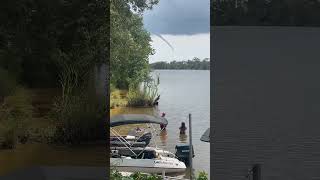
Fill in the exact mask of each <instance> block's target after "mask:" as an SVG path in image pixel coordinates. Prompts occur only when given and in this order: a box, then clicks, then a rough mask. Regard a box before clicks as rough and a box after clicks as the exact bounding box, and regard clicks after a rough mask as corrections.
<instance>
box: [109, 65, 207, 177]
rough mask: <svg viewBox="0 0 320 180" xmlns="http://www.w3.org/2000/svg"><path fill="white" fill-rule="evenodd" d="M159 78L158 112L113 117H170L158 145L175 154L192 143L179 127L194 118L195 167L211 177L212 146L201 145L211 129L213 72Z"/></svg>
mask: <svg viewBox="0 0 320 180" xmlns="http://www.w3.org/2000/svg"><path fill="white" fill-rule="evenodd" d="M153 75H159V78H160V85H159V93H160V101H159V106H158V110H153V109H150V108H117V109H113V110H112V111H111V115H115V114H123V113H147V114H152V113H158V114H161V113H162V112H164V113H166V118H167V119H168V121H169V124H168V126H167V130H166V131H165V132H162V133H161V134H160V138H157V139H158V140H159V141H158V142H157V145H158V146H159V147H161V148H164V149H167V150H169V151H171V152H175V146H176V144H178V143H181V142H182V143H183V142H188V135H189V133H188V132H189V131H188V129H187V134H186V136H180V134H179V127H180V125H181V122H185V123H186V126H187V128H189V124H188V114H189V113H191V114H192V132H193V133H192V141H193V145H194V151H195V157H194V160H193V166H194V169H195V170H196V173H197V172H198V171H205V172H206V173H208V174H210V144H209V143H206V142H202V141H200V138H201V135H202V134H203V133H204V132H205V130H206V129H207V128H209V127H210V71H205V70H203V71H202V70H156V71H154V72H153Z"/></svg>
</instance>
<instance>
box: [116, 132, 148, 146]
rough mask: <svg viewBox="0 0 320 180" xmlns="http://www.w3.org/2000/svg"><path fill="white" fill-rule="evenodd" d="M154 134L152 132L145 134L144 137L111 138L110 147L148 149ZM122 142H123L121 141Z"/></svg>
mask: <svg viewBox="0 0 320 180" xmlns="http://www.w3.org/2000/svg"><path fill="white" fill-rule="evenodd" d="M151 138H152V134H151V133H150V132H147V133H144V134H143V135H142V136H138V135H136V134H135V135H127V136H120V137H117V136H111V137H110V146H111V147H125V146H129V147H146V146H148V145H149V143H150V140H151ZM121 140H122V141H121Z"/></svg>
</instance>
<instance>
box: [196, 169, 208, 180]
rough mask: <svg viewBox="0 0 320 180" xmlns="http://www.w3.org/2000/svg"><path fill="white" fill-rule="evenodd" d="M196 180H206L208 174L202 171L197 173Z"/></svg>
mask: <svg viewBox="0 0 320 180" xmlns="http://www.w3.org/2000/svg"><path fill="white" fill-rule="evenodd" d="M197 180H208V174H207V173H206V172H204V171H202V172H199V175H198V177H197Z"/></svg>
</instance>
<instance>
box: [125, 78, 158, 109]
mask: <svg viewBox="0 0 320 180" xmlns="http://www.w3.org/2000/svg"><path fill="white" fill-rule="evenodd" d="M158 85H159V82H156V81H155V80H154V79H153V78H151V77H148V78H147V79H146V80H145V81H144V82H143V83H142V87H141V86H139V85H131V87H130V88H129V93H128V105H129V106H153V103H154V100H155V98H156V97H157V96H158Z"/></svg>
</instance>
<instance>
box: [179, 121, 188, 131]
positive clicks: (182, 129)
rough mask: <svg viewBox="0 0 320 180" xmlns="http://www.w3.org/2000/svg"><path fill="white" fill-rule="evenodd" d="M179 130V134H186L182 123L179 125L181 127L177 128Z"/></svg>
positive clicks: (184, 125) (185, 128)
mask: <svg viewBox="0 0 320 180" xmlns="http://www.w3.org/2000/svg"><path fill="white" fill-rule="evenodd" d="M179 129H180V134H186V130H187V127H186V124H185V123H184V122H182V123H181V126H180V127H179Z"/></svg>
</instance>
